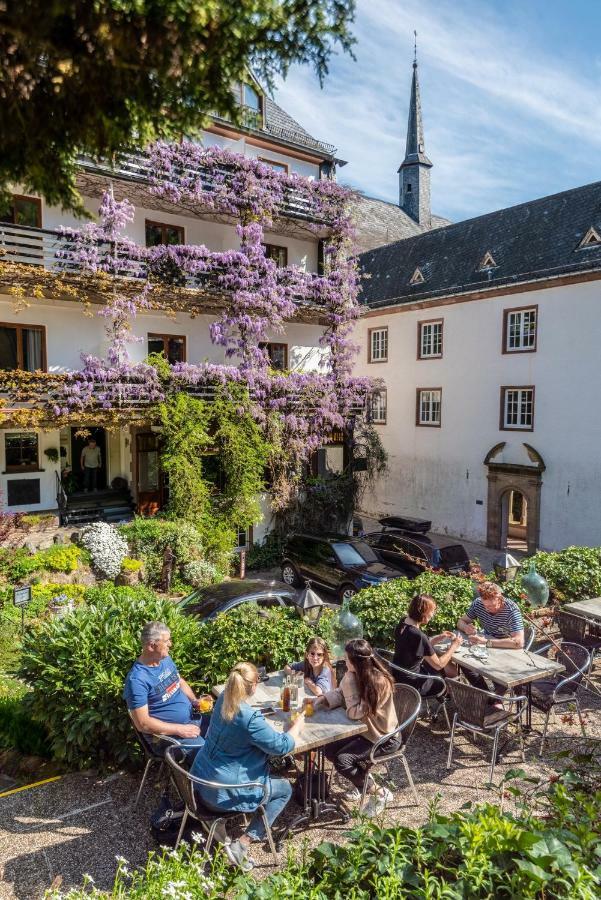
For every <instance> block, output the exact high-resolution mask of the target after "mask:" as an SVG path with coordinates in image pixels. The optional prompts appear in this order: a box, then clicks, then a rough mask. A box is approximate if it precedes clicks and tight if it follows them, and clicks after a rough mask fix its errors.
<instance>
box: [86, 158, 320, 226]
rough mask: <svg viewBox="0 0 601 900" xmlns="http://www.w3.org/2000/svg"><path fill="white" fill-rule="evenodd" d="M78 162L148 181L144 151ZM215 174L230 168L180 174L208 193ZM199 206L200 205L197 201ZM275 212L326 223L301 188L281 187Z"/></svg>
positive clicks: (104, 172) (105, 172) (91, 168)
mask: <svg viewBox="0 0 601 900" xmlns="http://www.w3.org/2000/svg"><path fill="white" fill-rule="evenodd" d="M79 163H80V165H81V166H82V168H83V169H85V170H86V171H88V172H95V173H99V174H102V175H108V176H110V177H115V178H121V179H124V180H127V181H135V182H138V183H140V184H150V174H151V172H150V156H149V154H148V153H146V152H145V151H139V152H137V153H124V154H122V155H121V156H120V157H119V158H118V159H117V160H115V162H114V163H113V164H112V165H111V164H110V163H108V162H96V161H95V160H92V159H90V158H89V157H80V160H79ZM215 173H218V174H219V176H223V178H224V179H225V181H226V182H227V181H228V180H229V179H231V177H232V173H233V170H232V168H231V167H228V166H225V165H224V166H214V167H212V168H211V169H209V168H208V167H207V168H206V169H205V168H202V167H200V166H199V167H194V168H192V167H190V168H186V169H184V170H182V175H186V176H188V175H191V176H193V177H194V178H198V179H199V180H200V183H201V185H202V189H203V191H206V192H207V193H211V192H212V191H214V190H215V185H216V181H215ZM199 206H202V204H201V203H200V204H199ZM279 213H280V215H281V216H283V217H284V218H288V219H299V220H301V221H303V222H310V223H313V224H317V225H329V224H331V223H330V222H328V221H327V220H326V219H325V217H323V216H320V215H319V214H317V213H316V211H315V207H314V204H313V203H312V202H311V199H310V197H307V195H306V193H305V192H303V191H302V190H297V189H294V188H291V187H287V188H285V190H284V199H283V201H282V203H281V205H280V208H279Z"/></svg>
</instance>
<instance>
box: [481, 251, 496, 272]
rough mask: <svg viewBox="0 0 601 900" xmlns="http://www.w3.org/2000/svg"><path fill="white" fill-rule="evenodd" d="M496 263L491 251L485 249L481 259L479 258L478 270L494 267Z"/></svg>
mask: <svg viewBox="0 0 601 900" xmlns="http://www.w3.org/2000/svg"><path fill="white" fill-rule="evenodd" d="M496 267H497V264H496V262H495V260H494V257H493V255H492V253H491V252H490V251H489V250H487V251H486V253H485V254H484V256H483V257H482V259H481V260H480V265H479V266H478V271H479V272H486V271H488V269H496Z"/></svg>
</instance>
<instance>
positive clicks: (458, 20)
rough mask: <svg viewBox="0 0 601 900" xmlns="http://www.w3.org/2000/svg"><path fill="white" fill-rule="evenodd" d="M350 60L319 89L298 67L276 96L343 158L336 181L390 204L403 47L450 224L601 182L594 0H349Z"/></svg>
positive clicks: (600, 81) (400, 142)
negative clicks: (414, 72) (353, 3)
mask: <svg viewBox="0 0 601 900" xmlns="http://www.w3.org/2000/svg"><path fill="white" fill-rule="evenodd" d="M357 5H358V9H357V17H356V22H355V26H354V33H355V35H356V37H357V46H356V50H355V53H356V57H357V59H356V62H353V61H352V60H351V59H349V58H347V57H344V56H337V57H336V58H335V59H334V61H333V63H332V65H331V67H330V74H329V76H328V77H327V79H326V81H325V84H324V88H323V90H320V88H319V84H318V82H317V79H316V78H315V76H314V74H313V73H312V71H311V70H310V69H309V68H300V67H297V68H295V69H294V70H293V71H292V72H291V73H290V74H289V76H288V78H287V79H286V81H285V82H283V83H280V85H279V88H278V91H277V93H276V100H277V101H278V102H279V103H280V104H281V105H282V106H283V107H284V109H286V110H287V111H288V112H289V113H290V114H291V115H293V116H294V117H295V118H296V119H298V121H299V122H300V123H301V124H302V125H303V126H304V127H305V128H306V129H307V130H308V131H310V132H311V133H312V134H313V135H315V137H318V138H320V139H321V140H324V141H327V142H329V143H333V144H335V145H336V146H337V147H338V151H339V155H340V156H341V157H342V158H343V159H347V160H349V164H348V165H347V166H345V167H344V168H343V169H341V170H340V171H339V180H340V181H341V182H343V183H347V184H350V185H351V186H353V187H355V188H359V189H360V190H363V191H364V192H365V193H367V194H369V195H371V196H375V197H380V198H382V199H384V200H390V201H392V202H397V191H398V176H397V174H396V170H397V168H398V166H399V164H400V162H401V161H402V157H403V154H404V140H405V133H406V123H407V106H408V102H409V88H410V80H411V63H412V58H413V29H414V28H415V29H416V30H417V32H418V60H419V75H420V86H421V94H422V108H423V113H424V124H425V135H426V151H427V153H428V156H429V157H430V159H431V160H432V162H433V163H434V168H433V170H432V207H433V211H434V212H436V213H438V214H439V215H443V216H447V217H448V218H450V219H452V220H454V221H458V220H460V219H464V218H468V217H470V216H476V215H479V214H481V213H484V212H489V211H490V210H493V209H500V208H502V207H505V206H511V205H513V204H515V203H521V202H523V201H525V200H531V199H534V198H535V197H542V196H544V195H546V194H552V193H556V192H557V191H562V190H565V189H567V188H570V187H574V186H576V185H580V184H586V183H588V182H591V181H597V180H599V179H601V43H600V41H599V38H600V36H601V2H599V0H521V2H518V0H455V2H453V0H358V4H357Z"/></svg>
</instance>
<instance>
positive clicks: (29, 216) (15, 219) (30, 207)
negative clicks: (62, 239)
mask: <svg viewBox="0 0 601 900" xmlns="http://www.w3.org/2000/svg"><path fill="white" fill-rule="evenodd" d="M0 222H10V223H11V224H12V225H27V226H28V227H30V228H41V227H42V201H41V200H40V199H39V198H38V197H22V196H21V195H19V194H15V195H14V196H13V197H11V198H10V199H9V201H8V205H7V206H5V207H4V208H3V209H2V210H1V212H0Z"/></svg>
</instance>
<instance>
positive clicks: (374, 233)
mask: <svg viewBox="0 0 601 900" xmlns="http://www.w3.org/2000/svg"><path fill="white" fill-rule="evenodd" d="M352 206H353V216H354V219H355V225H356V229H357V239H356V242H355V243H356V246H357V252H358V253H364V252H365V251H367V250H373V249H374V248H376V247H381V246H382V245H383V244H390V243H391V242H393V241H399V240H403V239H405V238H409V237H413V236H414V235H416V234H423V232H424V231H426V230H427V229H426V228H425V226H423V225H419V224H418V223H417V222H416V221H415V219H412V218H411V216H408V215H407V213H406V212H404V210H402V209H401V208H400V207H399V206H397V205H396V204H395V203H389V202H387V201H386V200H376V199H375V198H374V197H364V196H361V195H359V196H357V199H356V200H354V201H353V202H352ZM448 224H449V221H448V219H442V218H441V217H440V216H432V225H431V227H432V228H440V227H441V226H443V225H448Z"/></svg>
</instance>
